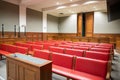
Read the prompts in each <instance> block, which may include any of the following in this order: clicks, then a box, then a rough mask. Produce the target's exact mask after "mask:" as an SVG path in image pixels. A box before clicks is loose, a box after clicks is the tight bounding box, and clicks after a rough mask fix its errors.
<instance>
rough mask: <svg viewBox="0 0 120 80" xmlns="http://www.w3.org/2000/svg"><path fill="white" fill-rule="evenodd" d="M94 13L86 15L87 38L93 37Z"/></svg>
mask: <svg viewBox="0 0 120 80" xmlns="http://www.w3.org/2000/svg"><path fill="white" fill-rule="evenodd" d="M93 26H94V12H89V13H86V14H85V37H92V36H93Z"/></svg>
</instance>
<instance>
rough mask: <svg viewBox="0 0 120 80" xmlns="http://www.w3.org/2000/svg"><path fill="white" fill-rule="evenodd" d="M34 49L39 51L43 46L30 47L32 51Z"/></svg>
mask: <svg viewBox="0 0 120 80" xmlns="http://www.w3.org/2000/svg"><path fill="white" fill-rule="evenodd" d="M34 49H39V50H41V49H43V45H32V49H31V50H32V51H33V50H34Z"/></svg>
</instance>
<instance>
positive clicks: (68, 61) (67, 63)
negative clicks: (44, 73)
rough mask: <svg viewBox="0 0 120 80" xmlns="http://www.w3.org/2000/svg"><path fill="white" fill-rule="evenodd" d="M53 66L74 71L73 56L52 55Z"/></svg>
mask: <svg viewBox="0 0 120 80" xmlns="http://www.w3.org/2000/svg"><path fill="white" fill-rule="evenodd" d="M52 61H53V64H55V65H59V66H62V67H65V68H70V69H72V66H73V56H72V55H67V54H60V53H52Z"/></svg>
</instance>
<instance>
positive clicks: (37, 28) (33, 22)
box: [26, 8, 42, 32]
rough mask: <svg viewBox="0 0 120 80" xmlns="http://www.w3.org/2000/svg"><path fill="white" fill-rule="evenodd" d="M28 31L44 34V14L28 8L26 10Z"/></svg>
mask: <svg viewBox="0 0 120 80" xmlns="http://www.w3.org/2000/svg"><path fill="white" fill-rule="evenodd" d="M26 12H27V13H26V23H27V26H26V31H27V32H42V12H39V11H35V10H32V9H29V8H27V10H26Z"/></svg>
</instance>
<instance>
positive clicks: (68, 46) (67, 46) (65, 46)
mask: <svg viewBox="0 0 120 80" xmlns="http://www.w3.org/2000/svg"><path fill="white" fill-rule="evenodd" d="M59 47H62V48H70V49H72V46H70V45H59Z"/></svg>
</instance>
